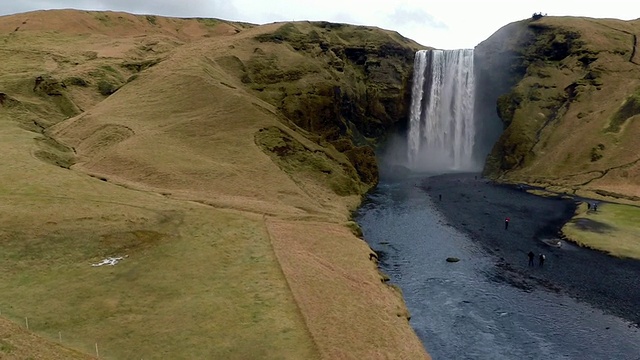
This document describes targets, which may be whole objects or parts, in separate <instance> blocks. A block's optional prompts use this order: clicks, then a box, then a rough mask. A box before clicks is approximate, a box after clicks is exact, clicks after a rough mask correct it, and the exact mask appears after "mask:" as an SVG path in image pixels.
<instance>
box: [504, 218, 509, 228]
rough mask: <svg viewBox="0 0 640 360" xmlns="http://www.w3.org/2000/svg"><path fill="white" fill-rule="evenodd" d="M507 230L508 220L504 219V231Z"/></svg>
mask: <svg viewBox="0 0 640 360" xmlns="http://www.w3.org/2000/svg"><path fill="white" fill-rule="evenodd" d="M508 228H509V218H506V219H504V229H505V230H507V229H508Z"/></svg>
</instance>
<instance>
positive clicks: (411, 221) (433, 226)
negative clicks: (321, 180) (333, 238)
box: [357, 178, 640, 360]
mask: <svg viewBox="0 0 640 360" xmlns="http://www.w3.org/2000/svg"><path fill="white" fill-rule="evenodd" d="M419 181H420V179H419V178H412V179H406V180H401V181H387V180H384V181H382V182H381V184H380V185H379V186H378V188H377V189H376V190H375V191H374V192H372V193H371V194H370V195H369V196H368V198H367V200H366V201H365V202H364V203H363V205H362V206H361V208H360V209H359V211H358V214H357V221H358V223H359V224H360V226H361V227H362V229H363V233H364V237H365V239H366V240H367V242H368V243H369V245H370V246H371V248H372V249H374V250H376V251H377V252H378V253H379V254H380V268H381V270H382V271H384V272H385V273H386V274H388V275H389V277H390V279H391V280H390V281H391V282H392V283H393V284H396V285H398V286H399V287H400V288H401V289H402V291H403V295H404V298H405V301H406V304H407V307H408V309H409V311H410V313H411V316H412V317H411V321H410V323H411V325H412V326H413V328H414V329H415V331H416V333H417V335H418V337H419V338H420V339H421V340H422V342H423V344H424V346H425V348H426V349H427V351H428V352H429V354H430V355H431V356H432V357H433V359H434V360H440V359H443V360H444V359H446V360H448V359H473V360H482V359H487V360H498V359H505V360H506V359H509V360H510V359H581V360H585V359H603V360H609V359H611V360H638V359H640V330H639V329H638V328H637V327H636V326H633V325H632V324H630V323H629V322H628V321H626V320H623V319H621V318H618V317H615V316H612V315H608V314H605V313H604V312H603V311H601V310H599V309H596V308H593V307H591V306H590V305H588V304H585V303H581V302H578V301H576V300H574V299H572V298H571V297H569V296H568V295H565V294H563V293H562V292H553V291H550V290H548V289H545V288H543V287H541V288H535V289H532V290H528V291H527V290H523V289H521V288H518V287H515V286H512V285H509V284H508V283H505V282H500V281H496V280H495V278H496V276H495V275H496V272H499V271H500V269H499V268H497V267H496V266H495V264H496V259H495V258H494V255H492V254H489V253H487V252H486V250H484V249H483V248H482V247H481V246H479V245H478V244H476V243H474V242H473V240H472V239H470V238H469V237H468V236H467V235H466V234H464V233H463V232H461V231H458V230H457V229H455V228H454V227H452V226H450V225H448V224H447V221H446V220H445V219H444V217H443V216H442V215H441V214H440V213H439V212H438V210H437V209H436V207H435V206H434V204H433V202H432V200H431V199H430V197H429V196H428V195H427V194H426V193H425V192H424V191H423V190H421V189H420V188H419V187H418V186H416V184H417V183H418V182H419ZM576 251H580V249H577V250H576ZM447 257H457V258H460V259H461V260H460V261H459V262H457V263H448V262H446V261H445V259H446V258H447Z"/></svg>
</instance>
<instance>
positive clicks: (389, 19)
mask: <svg viewBox="0 0 640 360" xmlns="http://www.w3.org/2000/svg"><path fill="white" fill-rule="evenodd" d="M64 8H73V9H84V10H114V11H126V12H131V13H136V14H154V15H163V16H175V17H213V18H220V19H226V20H235V21H244V22H250V23H255V24H264V23H269V22H274V21H292V20H296V21H299V20H326V21H333V22H346V23H351V24H358V25H371V26H378V27H381V28H385V29H391V30H396V31H398V32H400V33H401V34H402V35H404V36H406V37H408V38H411V39H413V40H415V41H417V42H419V43H421V44H423V45H428V46H433V47H436V48H441V49H455V48H472V47H474V46H475V45H477V44H478V43H479V42H481V41H483V40H485V39H486V38H488V37H489V36H491V34H493V33H494V32H495V31H496V30H498V29H499V28H501V27H502V26H504V25H506V24H508V23H510V22H513V21H517V20H521V19H525V18H528V17H530V16H531V15H532V14H533V13H534V12H543V13H547V14H548V15H557V16H562V15H571V16H589V17H599V18H602V17H610V18H618V19H624V20H630V19H637V18H639V17H640V2H636V1H631V0H607V1H598V2H595V1H593V2H592V1H586V0H517V1H516V0H502V1H500V0H485V1H477V0H438V1H433V0H431V1H430V0H397V1H393V0H225V1H221V0H15V1H12V0H2V5H1V6H0V15H6V14H13V13H19V12H26V11H32V10H43V9H64Z"/></svg>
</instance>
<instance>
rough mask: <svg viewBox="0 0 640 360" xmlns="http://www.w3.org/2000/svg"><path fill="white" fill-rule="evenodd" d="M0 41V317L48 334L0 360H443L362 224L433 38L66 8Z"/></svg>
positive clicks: (24, 19) (19, 26)
mask: <svg viewBox="0 0 640 360" xmlns="http://www.w3.org/2000/svg"><path fill="white" fill-rule="evenodd" d="M0 34H1V35H0V43H2V44H3V46H2V47H1V48H0V59H1V60H2V61H0V137H1V138H2V140H1V141H0V152H2V154H3V156H2V157H0V166H1V168H2V172H0V200H1V201H0V214H1V216H2V222H1V223H0V247H1V249H2V252H0V271H1V272H2V274H3V276H2V280H1V281H0V311H1V314H2V315H1V316H2V317H4V318H5V319H9V320H12V321H14V322H15V323H16V324H22V323H23V320H24V318H25V317H28V319H29V325H30V327H29V329H30V330H31V331H33V332H34V333H35V334H37V335H38V336H34V337H32V338H26V340H24V341H23V340H21V341H19V342H15V341H9V340H6V339H7V338H12V339H15V338H18V330H11V329H12V328H9V330H7V331H8V332H7V333H8V334H9V335H7V336H5V335H3V336H5V337H4V338H1V339H0V357H2V358H6V357H8V358H10V359H11V358H16V359H22V358H28V357H29V356H32V357H34V358H56V357H55V356H58V358H68V357H66V355H65V352H66V351H68V350H65V349H64V348H58V347H55V346H53V345H52V344H51V342H56V341H59V339H60V337H61V338H62V345H63V346H65V347H67V348H72V349H74V350H77V351H80V352H83V353H85V354H95V346H96V343H97V344H98V346H99V349H100V357H101V358H113V359H119V358H140V357H144V358H226V359H245V358H255V357H258V358H264V359H269V358H274V359H275V358H277V359H282V358H287V359H314V358H326V359H334V358H343V357H351V358H389V357H401V358H412V359H414V358H425V357H428V355H427V354H426V353H425V351H424V349H423V347H422V344H421V343H420V341H419V340H418V338H417V337H416V335H415V334H414V333H413V331H412V329H411V327H410V326H409V324H408V321H407V317H408V314H407V311H406V309H405V307H404V303H403V301H402V298H401V296H400V294H399V292H398V291H397V290H396V289H394V288H393V287H390V286H387V285H386V284H384V282H383V278H382V277H381V275H380V274H379V273H378V271H377V266H376V264H375V263H374V262H372V261H371V260H370V259H369V253H370V249H369V248H368V246H367V245H366V243H365V242H364V241H362V240H361V239H359V238H358V237H357V236H356V235H354V233H356V234H357V229H355V227H354V223H353V222H351V221H350V213H351V211H352V210H353V209H354V208H355V206H357V204H358V203H359V201H360V197H361V195H362V194H363V193H364V192H366V191H367V190H368V189H370V188H371V187H372V186H374V185H375V184H376V182H377V168H376V165H375V157H374V154H373V151H372V150H371V148H370V147H368V146H367V144H369V143H371V142H374V141H375V139H376V138H378V137H379V136H382V135H383V134H384V133H385V129H387V128H388V127H390V126H392V125H393V123H394V122H395V121H401V120H402V119H403V117H405V118H406V115H407V114H406V112H407V109H406V105H405V104H406V102H405V101H404V100H405V99H406V97H407V96H408V95H407V86H406V85H407V82H408V79H409V78H410V75H411V66H412V62H411V61H412V56H413V51H414V50H415V49H417V48H419V45H417V44H416V43H414V42H411V41H409V40H407V39H404V38H402V37H400V36H399V35H398V34H395V33H391V32H388V31H384V30H380V29H374V28H365V27H355V26H347V25H338V24H328V23H288V24H270V25H265V26H253V25H250V24H240V23H229V22H225V21H220V20H215V19H168V18H162V17H155V16H134V15H130V14H124V13H112V12H86V11H72V10H64V11H46V12H34V13H27V14H18V15H13V16H5V17H0ZM336 129H338V130H336ZM110 256H121V257H123V259H122V261H121V262H120V263H118V264H117V265H115V266H101V267H94V266H92V264H95V263H98V262H99V261H101V260H102V259H104V258H106V257H110ZM372 314H375V316H372ZM3 324H4V320H3ZM355 324H357V325H355ZM3 329H4V327H3ZM20 336H21V335H20ZM4 344H8V345H4ZM50 348H52V349H53V350H48V349H50ZM34 349H35V350H34ZM38 349H41V350H38ZM56 349H57V350H56ZM34 351H36V352H34ZM37 351H45V352H46V353H48V354H50V357H46V356H49V355H43V356H44V357H43V356H41V355H31V354H38V352H37ZM58 354H59V355H58ZM38 356H40V357H38Z"/></svg>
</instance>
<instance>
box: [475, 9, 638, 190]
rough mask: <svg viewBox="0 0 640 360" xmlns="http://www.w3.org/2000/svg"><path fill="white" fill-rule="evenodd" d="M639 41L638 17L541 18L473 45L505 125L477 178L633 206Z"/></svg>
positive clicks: (636, 183)
mask: <svg viewBox="0 0 640 360" xmlns="http://www.w3.org/2000/svg"><path fill="white" fill-rule="evenodd" d="M638 34H640V21H639V20H636V21H620V20H613V19H589V18H562V17H561V18H556V17H543V18H541V19H536V20H534V19H530V20H525V21H521V22H517V23H513V24H510V25H508V26H505V27H504V28H503V29H501V30H500V31H498V32H497V33H496V34H494V35H493V36H492V37H491V38H489V39H488V40H486V41H485V42H483V43H481V44H480V45H478V47H477V49H476V54H477V55H478V57H479V61H478V62H479V64H480V69H481V70H480V71H482V72H485V74H489V75H488V77H490V75H491V74H493V73H499V74H500V75H499V76H497V77H496V78H495V79H493V80H487V81H486V82H485V83H483V84H482V85H481V86H482V88H483V89H486V91H487V92H488V93H489V94H490V95H489V96H488V97H489V98H491V99H493V101H496V100H497V101H496V103H497V110H498V115H499V117H500V118H501V120H502V121H503V124H504V133H503V134H502V135H501V136H500V139H499V140H498V142H497V144H496V145H495V147H494V149H493V151H492V153H491V154H490V156H489V158H488V159H487V163H486V167H485V173H486V174H487V175H489V176H491V177H495V178H498V179H501V180H504V181H514V182H516V181H523V182H528V183H532V184H538V185H543V186H551V187H558V188H560V189H563V190H567V191H579V192H582V193H584V194H590V195H591V196H598V195H600V196H612V197H615V198H618V199H621V200H627V201H638V200H640V154H639V153H638V148H637V145H636V143H637V139H638V138H639V136H640V122H638V121H637V118H638V115H640V107H639V106H638V99H639V97H638V96H639V94H640V58H639V57H638V56H640V55H638V53H637V48H636V47H637V45H638V37H637V35H638ZM505 69H507V70H508V71H505ZM507 89H508V90H507ZM505 90H506V91H505ZM489 103H490V102H489ZM486 104H487V103H485V105H486Z"/></svg>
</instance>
